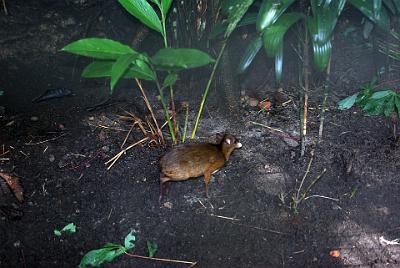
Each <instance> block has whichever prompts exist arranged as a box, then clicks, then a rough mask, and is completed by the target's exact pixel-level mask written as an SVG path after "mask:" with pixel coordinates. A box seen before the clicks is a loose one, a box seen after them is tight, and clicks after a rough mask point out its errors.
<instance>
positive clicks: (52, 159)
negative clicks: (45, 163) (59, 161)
mask: <svg viewBox="0 0 400 268" xmlns="http://www.w3.org/2000/svg"><path fill="white" fill-rule="evenodd" d="M54 160H56V158H55V156H54V155H53V154H51V155H49V161H50V162H51V163H53V162H54Z"/></svg>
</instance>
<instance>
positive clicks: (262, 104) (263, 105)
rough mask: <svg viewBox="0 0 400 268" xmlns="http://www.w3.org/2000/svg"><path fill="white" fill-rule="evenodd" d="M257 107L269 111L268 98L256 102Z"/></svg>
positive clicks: (269, 103)
mask: <svg viewBox="0 0 400 268" xmlns="http://www.w3.org/2000/svg"><path fill="white" fill-rule="evenodd" d="M258 108H260V109H262V110H265V111H269V110H270V109H271V102H270V100H269V99H266V100H263V101H260V103H259V104H258Z"/></svg>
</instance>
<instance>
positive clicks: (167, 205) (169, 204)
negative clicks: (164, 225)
mask: <svg viewBox="0 0 400 268" xmlns="http://www.w3.org/2000/svg"><path fill="white" fill-rule="evenodd" d="M163 206H164V207H165V208H169V209H172V203H171V202H165V203H164V204H163Z"/></svg>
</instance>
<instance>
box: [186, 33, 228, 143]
mask: <svg viewBox="0 0 400 268" xmlns="http://www.w3.org/2000/svg"><path fill="white" fill-rule="evenodd" d="M227 43H228V42H227V40H224V43H223V44H222V47H221V50H220V51H219V55H218V57H217V60H216V62H215V64H214V66H213V69H212V71H211V75H210V78H209V79H208V82H207V86H206V89H205V90H204V94H203V98H202V100H201V104H200V108H199V112H198V113H197V117H196V123H195V125H194V128H193V132H192V136H191V139H194V137H195V135H196V131H197V127H198V125H199V121H200V116H201V113H202V112H203V108H204V103H205V102H206V99H207V95H208V91H209V90H210V86H211V83H212V81H213V79H214V75H215V71H216V70H217V67H218V65H219V62H220V60H221V56H222V54H224V51H225V48H226V44H227Z"/></svg>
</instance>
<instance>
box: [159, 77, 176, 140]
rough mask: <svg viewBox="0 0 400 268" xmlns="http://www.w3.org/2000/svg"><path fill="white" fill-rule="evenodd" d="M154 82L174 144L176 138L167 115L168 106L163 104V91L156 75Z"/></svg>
mask: <svg viewBox="0 0 400 268" xmlns="http://www.w3.org/2000/svg"><path fill="white" fill-rule="evenodd" d="M155 82H156V85H157V89H158V92H159V94H160V102H161V105H162V107H163V109H164V112H165V115H166V117H167V122H168V129H169V132H170V133H171V138H172V142H173V143H174V144H175V143H176V138H175V132H174V127H173V126H172V122H171V118H170V116H169V111H168V107H167V105H166V104H165V99H164V93H163V90H162V88H161V86H160V82H158V78H157V77H156V79H155ZM174 116H175V115H174Z"/></svg>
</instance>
